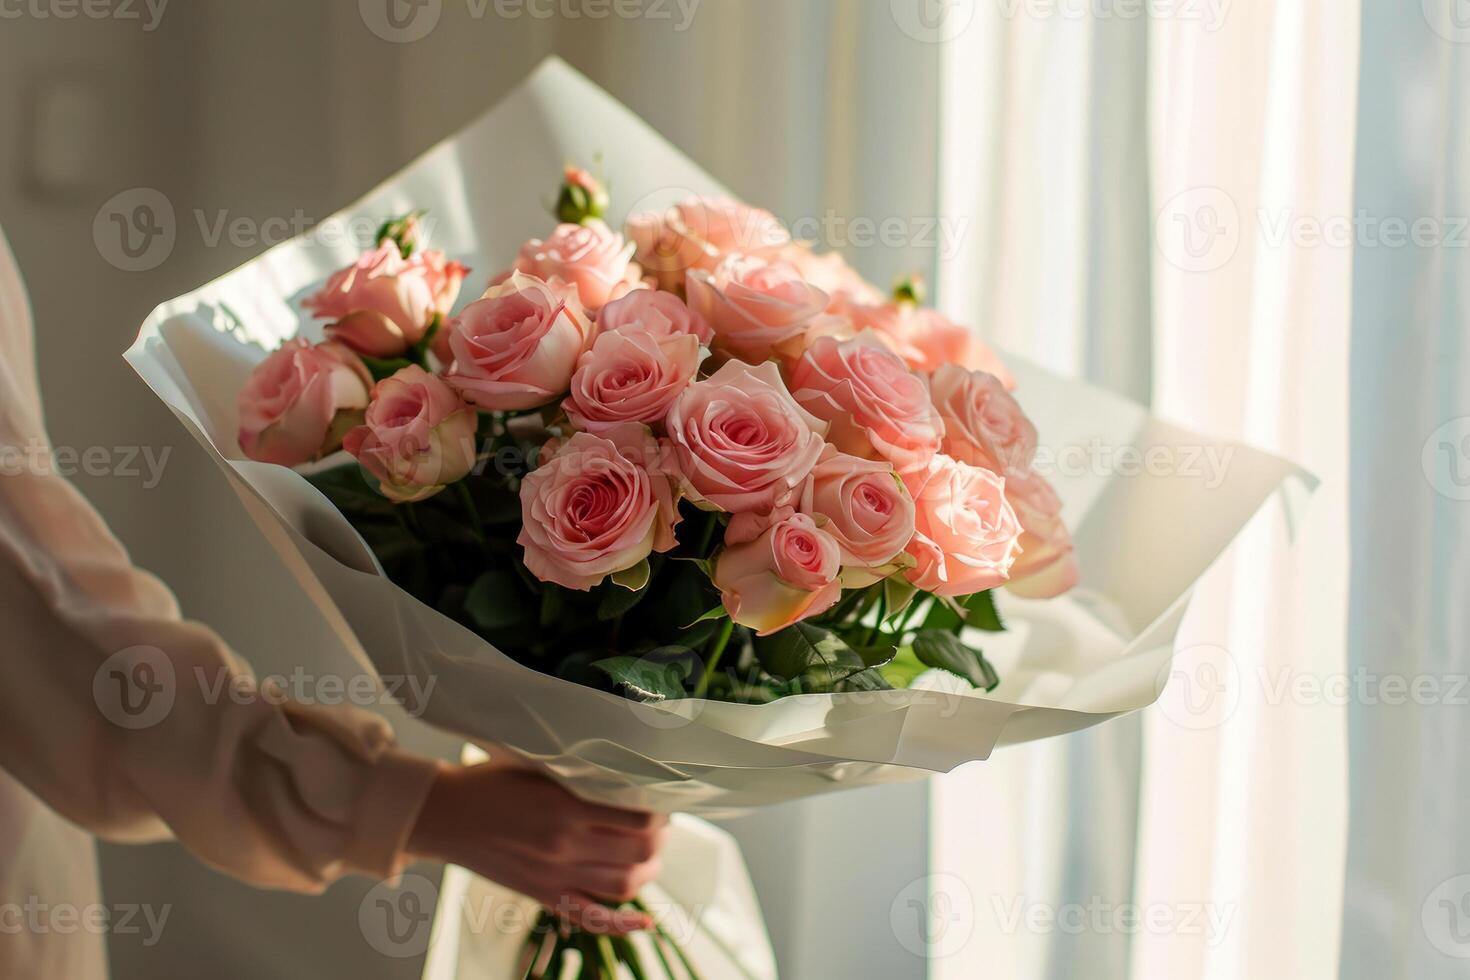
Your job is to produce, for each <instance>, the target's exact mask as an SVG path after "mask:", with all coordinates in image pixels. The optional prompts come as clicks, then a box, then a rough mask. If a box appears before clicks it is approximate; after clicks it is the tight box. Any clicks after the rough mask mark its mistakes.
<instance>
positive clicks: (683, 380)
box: [562, 330, 704, 432]
mask: <svg viewBox="0 0 1470 980" xmlns="http://www.w3.org/2000/svg"><path fill="white" fill-rule="evenodd" d="M703 360H704V350H703V348H701V347H700V346H699V338H698V337H696V336H694V335H693V334H673V335H670V336H664V337H655V336H654V335H652V334H650V333H645V332H643V331H641V330H634V331H629V332H627V333H621V332H613V331H610V332H607V333H604V334H601V335H600V336H598V338H597V340H596V341H594V342H593V344H592V349H591V350H589V351H588V352H587V353H585V354H583V355H582V359H581V361H580V362H578V365H577V373H576V374H574V375H572V382H571V384H572V391H571V394H570V395H569V396H568V397H567V400H566V401H565V402H563V403H562V407H563V408H565V409H566V413H567V418H569V419H571V421H572V424H573V425H575V426H576V427H577V428H579V429H584V430H586V431H588V432H603V431H606V430H607V429H610V428H612V427H613V426H615V425H620V424H622V423H624V422H642V423H644V424H646V425H656V424H659V423H662V422H663V420H664V416H665V415H667V414H668V412H669V406H670V405H672V404H673V402H674V399H675V398H678V397H679V395H680V394H682V393H683V392H684V390H685V389H686V388H688V387H689V385H690V384H691V383H693V381H694V378H695V376H696V375H697V374H698V373H699V364H700V362H701V361H703Z"/></svg>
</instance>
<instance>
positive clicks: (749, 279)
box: [686, 255, 827, 363]
mask: <svg viewBox="0 0 1470 980" xmlns="http://www.w3.org/2000/svg"><path fill="white" fill-rule="evenodd" d="M686 286H687V289H688V292H689V306H690V307H691V308H692V309H694V310H695V311H696V312H698V313H699V314H700V315H701V316H703V317H704V318H705V319H706V320H708V321H709V323H710V326H712V327H713V328H714V331H715V346H716V347H717V348H719V349H720V350H721V351H723V352H724V353H726V354H729V355H731V356H732V357H738V358H740V359H741V360H745V361H750V362H752V363H754V362H756V361H764V360H766V359H767V358H768V357H770V356H771V355H772V353H773V352H775V351H776V350H777V348H779V347H780V346H781V345H782V344H784V343H790V342H793V341H797V340H798V339H799V338H800V337H801V336H802V335H803V334H804V333H805V332H806V331H807V329H808V328H809V327H811V326H812V323H813V322H814V321H815V320H816V319H817V318H818V317H819V316H821V315H822V313H823V311H824V310H826V308H827V294H826V293H824V292H822V291H821V290H820V289H818V288H817V287H815V286H813V285H811V284H810V283H808V282H807V281H806V280H805V279H803V278H801V274H800V273H798V272H797V271H796V267H795V266H792V265H788V264H787V263H785V262H775V263H772V262H767V261H765V260H764V259H760V258H756V257H754V256H750V255H732V256H730V257H729V258H727V259H725V260H724V261H723V262H721V263H720V264H719V266H718V267H716V269H715V270H714V271H713V272H706V271H705V270H703V269H696V270H694V271H692V272H690V273H689V281H688V283H687V284H686Z"/></svg>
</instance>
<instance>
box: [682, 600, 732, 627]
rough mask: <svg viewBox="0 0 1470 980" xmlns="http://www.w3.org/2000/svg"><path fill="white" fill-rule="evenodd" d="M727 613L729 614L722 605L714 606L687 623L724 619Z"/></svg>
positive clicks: (693, 623)
mask: <svg viewBox="0 0 1470 980" xmlns="http://www.w3.org/2000/svg"><path fill="white" fill-rule="evenodd" d="M728 615H729V613H728V612H726V611H725V607H724V606H723V605H720V606H715V607H714V608H713V609H711V610H710V611H709V612H707V613H705V614H704V615H703V616H700V617H699V618H698V619H696V620H695V621H694V622H692V623H690V624H689V625H690V626H697V625H699V624H700V623H707V622H710V621H711V620H716V619H724V618H725V617H726V616H728Z"/></svg>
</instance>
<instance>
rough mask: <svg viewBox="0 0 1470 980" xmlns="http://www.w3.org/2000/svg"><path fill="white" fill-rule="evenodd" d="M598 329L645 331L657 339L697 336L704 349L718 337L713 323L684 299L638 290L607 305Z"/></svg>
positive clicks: (600, 312) (602, 311)
mask: <svg viewBox="0 0 1470 980" xmlns="http://www.w3.org/2000/svg"><path fill="white" fill-rule="evenodd" d="M597 329H598V330H600V331H603V332H606V331H609V330H610V331H614V332H616V333H628V332H630V331H642V332H645V333H650V334H653V336H655V337H671V336H674V335H675V334H693V335H694V336H695V337H698V338H699V343H700V344H701V346H704V347H708V346H709V345H710V342H711V341H713V340H714V336H715V333H714V331H713V330H711V329H710V325H709V322H708V321H707V320H705V318H704V317H702V316H700V315H699V314H698V313H695V312H694V311H693V310H691V309H690V308H689V306H688V305H687V304H686V303H685V302H684V301H683V300H682V299H680V298H679V297H677V296H675V295H674V294H673V293H666V292H663V291H662V290H653V289H638V290H634V291H633V292H631V293H629V294H628V295H626V296H624V297H623V298H622V299H618V300H613V301H612V302H611V303H609V304H607V305H606V306H604V307H603V308H602V309H601V310H600V311H598V314H597Z"/></svg>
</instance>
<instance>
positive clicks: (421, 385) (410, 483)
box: [343, 364, 479, 503]
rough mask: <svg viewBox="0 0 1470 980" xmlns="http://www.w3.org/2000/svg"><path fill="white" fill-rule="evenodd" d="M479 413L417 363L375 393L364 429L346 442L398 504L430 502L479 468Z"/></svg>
mask: <svg viewBox="0 0 1470 980" xmlns="http://www.w3.org/2000/svg"><path fill="white" fill-rule="evenodd" d="M478 423H479V420H478V418H476V416H475V412H474V410H473V409H471V408H470V407H469V406H468V405H466V404H465V403H464V402H462V401H460V399H459V396H458V395H456V394H455V393H454V389H452V388H450V387H449V385H447V384H445V383H444V382H443V381H442V380H441V379H440V378H438V377H435V376H434V375H432V374H430V373H429V372H428V371H425V370H424V369H423V368H421V367H419V366H418V365H417V364H412V365H409V366H408V367H406V368H404V369H403V370H401V371H399V372H398V373H396V374H394V375H393V376H392V377H390V378H384V379H383V380H382V381H380V382H378V384H377V387H375V388H374V389H373V401H372V404H371V405H369V406H368V410H367V415H366V417H365V418H364V420H363V424H362V425H360V426H358V427H357V428H355V429H353V430H352V431H351V432H349V433H347V438H346V440H345V441H344V443H343V448H344V449H346V450H347V451H348V452H349V453H351V454H352V456H353V457H354V458H355V459H356V460H357V461H358V462H359V463H360V464H362V467H363V469H365V470H367V471H368V473H370V474H371V475H372V477H373V478H374V479H375V480H377V481H378V488H379V489H380V490H381V491H382V493H383V496H385V497H388V498H389V499H390V500H394V501H396V502H398V503H410V502H412V501H416V500H423V499H425V498H427V497H432V496H433V495H434V494H436V493H438V492H439V491H441V490H443V489H444V488H445V487H447V486H449V485H450V484H451V483H458V482H459V481H460V480H463V479H464V478H465V477H466V476H468V475H469V473H470V471H471V470H472V469H474V467H475V451H476V447H475V431H476V427H477V426H478Z"/></svg>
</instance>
